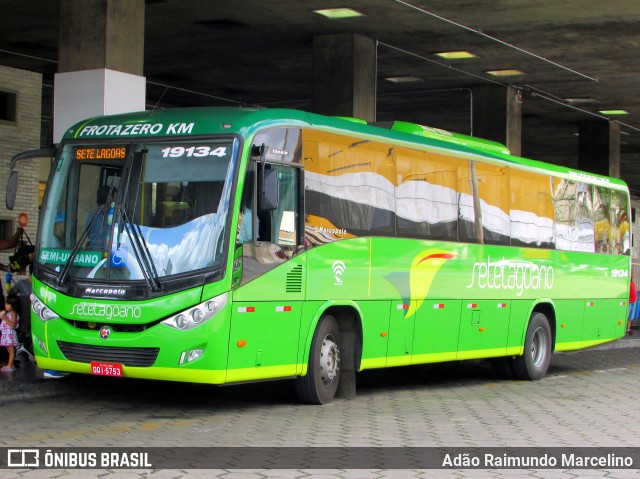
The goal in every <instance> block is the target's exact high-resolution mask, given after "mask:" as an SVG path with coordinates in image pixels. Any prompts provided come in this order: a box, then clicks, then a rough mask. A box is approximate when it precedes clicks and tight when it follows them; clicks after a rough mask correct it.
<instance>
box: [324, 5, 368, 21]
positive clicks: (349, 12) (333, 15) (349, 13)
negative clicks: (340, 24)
mask: <svg viewBox="0 0 640 479" xmlns="http://www.w3.org/2000/svg"><path fill="white" fill-rule="evenodd" d="M313 12H314V13H317V14H318V15H322V16H323V17H327V18H328V19H330V20H340V19H342V18H354V17H364V16H366V15H365V14H364V13H362V12H359V11H358V10H354V9H353V8H346V7H344V8H320V9H318V10H313Z"/></svg>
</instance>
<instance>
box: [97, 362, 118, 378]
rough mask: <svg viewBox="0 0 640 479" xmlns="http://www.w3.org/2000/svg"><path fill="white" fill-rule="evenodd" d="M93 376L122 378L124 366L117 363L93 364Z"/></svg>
mask: <svg viewBox="0 0 640 479" xmlns="http://www.w3.org/2000/svg"><path fill="white" fill-rule="evenodd" d="M91 374H96V375H98V376H116V377H120V376H122V364H115V363H99V362H95V361H94V362H92V363H91Z"/></svg>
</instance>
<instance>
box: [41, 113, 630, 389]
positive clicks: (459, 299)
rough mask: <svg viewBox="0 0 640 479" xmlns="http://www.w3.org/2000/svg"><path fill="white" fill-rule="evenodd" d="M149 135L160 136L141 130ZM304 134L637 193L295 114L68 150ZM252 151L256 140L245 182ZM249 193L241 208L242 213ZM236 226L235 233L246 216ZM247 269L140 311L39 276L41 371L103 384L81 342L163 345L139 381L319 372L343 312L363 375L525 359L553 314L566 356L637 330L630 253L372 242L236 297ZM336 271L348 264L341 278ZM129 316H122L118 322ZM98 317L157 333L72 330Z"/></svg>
mask: <svg viewBox="0 0 640 479" xmlns="http://www.w3.org/2000/svg"><path fill="white" fill-rule="evenodd" d="M118 125H121V127H120V128H118ZM135 125H148V126H147V127H146V129H143V128H142V126H138V127H137V128H136V129H134V126H135ZM158 125H159V126H158ZM296 125H297V126H301V127H305V126H314V127H316V128H320V129H325V130H326V131H335V132H340V131H343V132H350V133H352V134H354V135H357V136H359V137H363V138H368V139H379V140H385V141H388V140H393V141H394V142H397V143H398V144H404V145H407V146H412V147H418V148H422V149H426V150H434V151H438V152H441V153H442V152H445V153H446V152H447V151H449V152H450V151H455V152H456V154H458V155H459V156H460V155H462V156H463V157H468V158H476V159H484V160H486V161H488V162H495V163H500V162H501V161H506V162H509V163H512V164H517V165H521V166H522V167H523V168H524V169H525V170H531V171H540V172H545V173H554V174H557V175H558V176H561V177H565V178H572V179H577V178H580V179H581V180H582V181H590V182H592V183H594V184H599V185H605V186H608V187H610V188H615V189H619V190H624V189H625V188H626V187H625V185H624V183H623V182H622V181H620V180H616V179H611V178H605V177H601V176H598V175H590V174H589V175H585V174H584V173H581V172H577V171H575V170H571V169H568V168H565V167H562V166H554V165H546V164H543V163H539V162H536V161H533V160H527V159H523V158H518V157H514V156H510V155H508V154H507V153H503V152H500V148H499V146H498V147H494V146H495V145H492V144H490V143H487V144H486V147H485V148H480V149H478V148H474V147H473V145H472V144H471V145H469V144H465V143H464V142H461V141H458V142H453V143H451V142H449V143H448V142H446V141H445V139H442V138H430V137H428V136H426V137H423V136H419V135H416V134H413V133H410V132H406V131H405V132H403V131H393V130H385V129H382V128H378V127H375V126H371V125H366V124H361V123H359V122H353V121H349V120H346V119H340V118H327V117H322V116H319V115H314V114H310V113H305V112H300V111H295V110H260V109H244V108H220V109H205V108H202V109H183V110H165V111H155V112H143V113H131V114H126V115H117V116H113V117H100V118H94V119H90V120H87V121H85V122H81V123H79V124H78V125H75V126H73V127H72V128H70V129H69V130H68V132H67V135H66V136H65V140H78V139H85V140H87V139H91V140H97V141H100V142H104V141H105V140H118V139H120V140H122V141H129V140H130V139H132V138H144V137H149V138H152V137H165V136H166V135H169V136H176V137H180V136H182V137H184V136H188V135H196V136H200V135H202V136H205V135H212V134H225V135H239V136H241V137H242V138H243V139H245V140H248V139H250V138H252V137H253V135H254V134H255V133H256V132H258V131H260V130H262V129H264V128H270V127H276V126H296ZM125 126H126V127H127V133H126V134H125V133H124V131H125ZM91 128H93V129H91ZM248 149H249V142H248V141H245V142H244V145H243V158H242V161H243V163H242V164H241V165H240V167H239V175H240V177H242V176H243V175H244V171H245V168H246V160H247V155H248ZM238 196H239V195H238ZM238 196H237V197H236V205H235V208H234V209H233V210H234V211H238V209H239V202H240V198H239V197H238ZM231 227H232V228H233V229H234V230H235V228H236V227H237V218H234V219H233V221H232V223H231ZM233 259H234V258H233V248H231V250H230V254H229V258H228V261H227V264H226V270H225V272H224V276H223V279H222V280H220V281H215V282H210V283H207V284H205V285H204V286H200V287H197V288H191V289H188V290H186V291H183V292H180V293H175V294H171V295H169V296H165V297H159V298H155V299H151V300H147V301H140V302H135V301H131V302H127V301H118V300H93V299H91V300H84V299H81V298H80V299H79V298H72V297H70V296H66V295H64V294H62V293H59V292H56V291H54V290H53V289H52V288H49V287H46V286H45V285H43V283H41V282H40V281H38V280H37V279H35V278H34V283H33V286H34V288H33V290H34V293H35V295H36V296H37V297H38V298H39V299H41V300H42V301H43V302H44V303H45V304H47V305H48V306H49V307H50V308H51V309H52V310H53V311H54V312H55V313H56V314H58V315H59V316H60V318H57V319H52V320H49V321H42V320H40V319H38V318H37V317H36V316H35V314H34V316H33V320H32V331H33V335H34V349H35V354H36V358H37V361H38V364H39V366H40V367H44V368H53V369H59V370H62V371H74V372H81V373H90V372H91V369H90V366H89V364H86V363H79V362H74V361H67V360H65V358H64V356H63V355H62V352H61V351H60V348H59V347H58V341H67V342H75V343H78V344H83V345H90V346H106V345H108V346H111V347H135V348H160V352H159V354H158V357H157V359H156V362H155V363H154V364H153V366H151V367H129V366H126V365H125V366H124V368H123V372H124V375H125V376H130V377H139V378H150V379H168V380H176V381H190V382H204V383H213V384H223V383H230V382H240V381H250V380H260V379H269V378H285V377H293V376H296V375H301V374H306V368H307V363H308V358H309V350H310V348H311V342H312V338H313V333H314V331H315V328H316V325H317V323H318V321H319V319H320V318H321V317H322V315H323V314H324V313H325V312H326V311H327V310H329V309H330V308H335V307H340V308H346V309H350V310H351V311H352V313H353V315H354V316H355V317H356V318H357V319H358V321H359V322H360V324H361V328H362V341H363V343H362V355H361V358H360V359H361V361H360V366H359V369H360V370H362V369H368V368H378V367H391V366H400V365H409V364H419V363H428V362H437V361H449V360H455V359H470V358H482V357H494V356H506V355H515V354H521V353H522V350H523V342H524V336H525V332H526V328H527V324H528V321H529V317H530V315H531V312H532V311H533V309H534V307H536V305H538V306H539V305H541V304H543V305H545V307H547V308H548V309H549V310H551V311H553V317H552V318H550V320H551V322H552V330H553V331H554V332H555V340H556V346H555V349H556V351H562V350H572V349H578V348H582V347H588V346H593V345H596V344H600V343H602V342H606V341H612V340H615V339H617V338H620V337H622V336H623V335H624V332H625V327H626V311H627V305H626V301H627V299H628V292H629V279H628V277H625V275H624V274H622V275H621V274H620V272H627V273H628V271H629V269H630V258H629V256H623V255H608V254H599V255H598V254H593V253H578V252H567V251H558V250H551V249H533V248H520V247H504V246H492V245H475V244H464V243H450V242H438V241H426V240H417V239H400V238H384V237H373V238H369V237H361V238H354V239H346V240H340V241H335V242H332V243H328V244H325V245H322V246H315V247H311V248H309V249H306V250H303V251H301V252H300V253H299V254H297V255H295V256H294V257H293V258H292V259H290V260H288V261H285V262H283V263H282V264H280V265H279V266H277V267H275V268H273V269H271V270H269V271H268V272H266V273H265V274H263V275H261V276H258V277H257V278H256V279H254V280H252V281H250V282H248V283H246V284H244V285H242V286H239V287H235V285H234V287H232V280H233ZM336 261H342V262H343V263H344V266H345V269H344V271H343V272H342V274H341V276H340V278H339V279H338V278H336V273H335V271H334V266H333V265H334V264H335V262H336ZM298 274H299V275H301V276H302V282H301V286H300V287H299V288H292V287H290V286H288V285H289V282H288V279H289V278H290V276H291V275H298ZM223 293H229V296H228V301H227V303H226V305H225V306H224V307H223V308H222V309H221V310H220V311H218V312H217V313H216V315H215V316H214V317H213V318H212V319H211V320H209V321H207V322H205V323H203V324H202V325H200V326H197V327H195V328H193V329H191V330H187V331H178V330H176V329H172V328H171V327H169V326H167V325H165V324H162V323H161V322H160V321H161V320H163V319H165V318H167V317H169V316H171V315H173V314H176V313H177V312H179V311H181V310H184V309H187V308H190V307H192V306H195V305H197V304H199V303H201V302H203V301H205V300H207V299H209V298H213V297H216V296H218V295H221V294H223ZM87 303H89V304H87ZM80 304H82V307H80V306H79V305H80ZM109 308H110V309H109ZM116 308H121V309H118V315H115V313H114V311H115V310H116ZM122 308H124V309H122ZM127 308H130V309H127ZM132 308H139V309H135V310H134V309H132ZM98 311H100V312H105V311H111V313H109V314H110V316H109V322H110V323H118V322H120V321H122V322H123V323H130V324H149V323H152V324H151V325H150V327H148V328H147V329H144V330H141V331H139V332H135V333H133V332H117V331H116V332H113V333H112V334H111V335H110V336H109V337H108V339H107V340H105V339H103V338H101V337H100V335H99V334H98V329H79V328H75V327H73V326H72V324H71V323H70V322H69V321H70V320H74V319H78V320H83V319H84V320H86V319H87V315H92V314H93V315H96V321H95V322H96V324H97V328H99V327H100V324H101V321H103V320H105V316H104V315H103V316H102V317H100V314H102V313H100V314H99V313H98ZM138 311H139V313H138ZM121 313H122V317H120V316H119V315H120V314H121ZM41 344H44V345H45V346H46V349H47V352H45V351H44V350H43V349H42V347H41ZM195 349H203V350H204V353H203V355H202V356H200V357H199V358H198V359H196V360H194V361H192V362H186V363H183V364H180V358H181V356H182V355H183V354H184V353H185V352H186V351H190V350H195Z"/></svg>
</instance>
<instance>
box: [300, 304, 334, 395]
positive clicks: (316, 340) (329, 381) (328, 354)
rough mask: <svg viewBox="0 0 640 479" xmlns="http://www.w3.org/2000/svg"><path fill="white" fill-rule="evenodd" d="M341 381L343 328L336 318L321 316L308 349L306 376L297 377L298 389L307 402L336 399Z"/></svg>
mask: <svg viewBox="0 0 640 479" xmlns="http://www.w3.org/2000/svg"><path fill="white" fill-rule="evenodd" d="M339 380H340V329H339V328H338V323H337V322H336V320H335V318H334V317H333V316H330V315H326V316H324V317H323V318H321V319H320V322H319V324H318V327H317V328H316V332H315V333H314V335H313V343H312V344H311V351H310V352H309V366H308V368H307V375H306V376H302V377H299V378H297V379H296V391H297V393H298V397H299V398H300V400H301V401H302V402H304V403H307V404H326V403H328V402H331V400H333V397H334V396H335V394H336V390H337V389H338V381H339Z"/></svg>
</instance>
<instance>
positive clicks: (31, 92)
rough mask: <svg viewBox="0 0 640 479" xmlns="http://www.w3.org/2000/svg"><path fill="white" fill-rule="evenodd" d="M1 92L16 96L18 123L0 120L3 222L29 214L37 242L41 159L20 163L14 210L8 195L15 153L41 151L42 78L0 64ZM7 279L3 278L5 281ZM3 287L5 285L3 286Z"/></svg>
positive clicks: (3, 255)
mask: <svg viewBox="0 0 640 479" xmlns="http://www.w3.org/2000/svg"><path fill="white" fill-rule="evenodd" d="M0 91H2V92H8V93H15V94H16V120H15V122H11V121H2V120H0V219H2V220H12V221H13V223H14V229H15V226H17V225H18V215H19V214H20V213H23V212H24V213H26V214H27V215H29V224H28V225H27V227H26V228H25V230H26V232H27V234H28V235H29V237H30V238H31V240H32V241H34V242H35V237H36V231H37V228H38V182H39V177H40V172H39V168H40V160H38V159H33V160H24V161H22V162H20V163H18V165H17V167H16V171H18V172H19V175H20V180H19V182H18V196H17V198H16V205H15V208H14V210H13V211H9V210H7V209H6V208H5V202H4V197H5V192H6V187H7V177H8V172H9V161H10V160H11V157H12V156H13V155H15V154H16V153H20V152H22V151H26V150H33V149H36V148H40V122H41V116H42V112H41V110H42V75H41V74H40V73H34V72H29V71H24V70H18V69H15V68H9V67H5V66H1V65H0ZM12 253H13V250H11V251H3V252H0V262H1V263H4V264H6V263H7V262H8V257H9V256H10V255H11V254H12ZM2 279H3V280H4V277H3V278H2ZM3 284H4V283H3Z"/></svg>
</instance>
